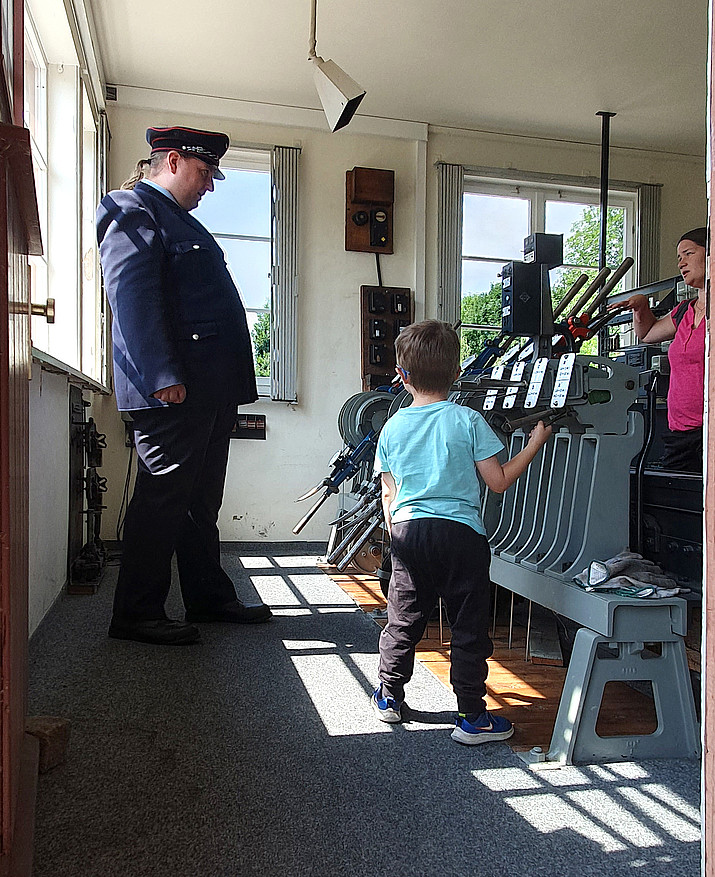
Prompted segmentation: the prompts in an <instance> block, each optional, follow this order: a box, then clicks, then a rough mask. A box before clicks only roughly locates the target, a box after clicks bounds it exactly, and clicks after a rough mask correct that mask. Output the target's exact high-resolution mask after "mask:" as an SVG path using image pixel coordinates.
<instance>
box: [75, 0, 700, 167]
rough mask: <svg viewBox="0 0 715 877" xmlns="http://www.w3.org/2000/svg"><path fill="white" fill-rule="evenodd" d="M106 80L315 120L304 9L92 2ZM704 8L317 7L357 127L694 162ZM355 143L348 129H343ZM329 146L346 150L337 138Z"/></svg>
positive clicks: (621, 3) (574, 4)
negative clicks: (510, 138) (354, 88)
mask: <svg viewBox="0 0 715 877" xmlns="http://www.w3.org/2000/svg"><path fill="white" fill-rule="evenodd" d="M90 3H91V8H92V12H93V15H94V19H95V27H96V36H97V42H98V46H97V49H98V51H99V54H100V57H101V59H102V64H103V67H104V74H105V77H106V81H107V82H109V83H112V84H114V85H119V86H121V85H125V86H127V85H131V86H140V87H146V88H152V89H161V90H169V91H178V92H188V93H191V94H200V95H211V96H216V97H225V98H238V99H241V100H248V101H258V102H264V103H271V104H279V105H285V106H290V107H310V108H319V107H320V103H319V101H318V98H317V95H316V92H315V89H314V87H313V81H312V72H311V65H310V64H309V63H308V61H307V55H308V35H309V24H310V0H263V2H261V0H203V2H201V3H197V2H195V0H193V2H190V0H171V2H169V0H90ZM707 6H708V4H707V0H679V2H678V3H677V4H674V3H673V2H672V0H568V2H567V0H471V2H467V0H387V2H381V3H380V2H374V0H360V2H355V0H320V2H319V3H318V13H317V52H318V54H319V55H322V56H323V57H324V58H326V59H328V58H332V60H333V61H335V63H337V64H338V65H340V67H342V68H343V69H344V70H345V71H346V72H347V73H348V74H349V75H350V76H352V77H353V79H355V80H357V81H358V82H359V83H360V84H361V85H362V87H363V88H365V89H366V91H367V96H366V97H365V99H364V100H363V102H362V104H361V105H360V109H359V114H360V115H368V116H378V117H386V118H391V119H404V120H411V121H418V122H428V123H430V124H432V125H439V126H449V127H456V128H468V129H474V130H479V131H494V132H506V133H513V134H525V135H531V136H545V137H549V138H555V139H565V140H576V141H585V142H590V143H597V142H598V141H599V138H600V119H598V118H596V116H595V113H596V112H597V111H598V110H608V111H611V112H615V113H617V116H616V117H615V119H613V120H612V122H611V143H612V145H614V146H615V145H617V146H631V147H640V148H648V149H655V150H659V151H666V152H675V153H684V154H691V155H704V154H705V144H706V136H705V132H706V111H705V107H706V65H707V26H708V24H707ZM348 130H349V129H348ZM335 136H340V135H339V134H336V135H335Z"/></svg>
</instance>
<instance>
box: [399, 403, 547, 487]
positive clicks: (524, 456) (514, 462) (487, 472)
mask: <svg viewBox="0 0 715 877" xmlns="http://www.w3.org/2000/svg"><path fill="white" fill-rule="evenodd" d="M550 435H551V427H550V426H544V423H543V421H541V420H540V421H539V422H538V423H537V424H536V426H535V427H534V428H533V429H532V430H531V433H530V434H529V441H528V442H527V444H526V447H525V448H522V450H521V451H519V453H518V454H517V455H516V456H515V457H512V458H511V460H507V461H506V463H504V465H503V466H502V464H501V463H500V462H499V460H498V459H497V458H496V457H487V459H486V460H479V462H478V463H477V464H476V465H477V471H478V472H479V474H480V475H481V476H482V478H483V479H484V483H485V484H486V485H487V487H488V488H489V490H492V491H494V493H504V491H505V490H506V489H507V488H509V487H511V485H512V484H513V483H514V482H515V481H516V479H517V478H518V477H519V476H520V475H522V474H523V473H524V472H525V471H526V468H527V466H528V465H529V463H531V461H532V460H533V459H534V457H535V456H536V454H537V453H538V451H539V449H540V448H541V446H542V445H544V444H546V442H547V440H548V438H549V436H550ZM383 478H384V476H383ZM383 503H384V500H383Z"/></svg>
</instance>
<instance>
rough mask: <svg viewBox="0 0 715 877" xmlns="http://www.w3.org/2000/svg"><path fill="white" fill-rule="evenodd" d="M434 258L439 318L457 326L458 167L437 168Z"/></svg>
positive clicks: (461, 188) (459, 290)
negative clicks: (435, 248) (436, 261)
mask: <svg viewBox="0 0 715 877" xmlns="http://www.w3.org/2000/svg"><path fill="white" fill-rule="evenodd" d="M436 167H437V174H438V181H437V204H438V207H437V210H438V214H437V257H438V260H439V266H438V268H439V273H438V277H439V286H438V291H437V306H438V316H439V319H440V320H443V321H444V322H445V323H452V324H454V323H456V322H457V321H458V320H459V319H460V318H461V313H462V199H463V196H464V168H463V167H462V165H460V164H445V163H443V162H438V163H437V165H436Z"/></svg>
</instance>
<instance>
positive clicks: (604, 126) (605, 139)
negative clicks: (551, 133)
mask: <svg viewBox="0 0 715 877" xmlns="http://www.w3.org/2000/svg"><path fill="white" fill-rule="evenodd" d="M596 115H597V116H600V117H601V227H600V229H599V234H598V267H599V269H600V268H605V266H606V232H607V230H608V152H609V141H610V132H611V119H612V118H613V117H614V116H615V115H616V114H615V113H609V112H607V111H606V110H599V112H597V113H596Z"/></svg>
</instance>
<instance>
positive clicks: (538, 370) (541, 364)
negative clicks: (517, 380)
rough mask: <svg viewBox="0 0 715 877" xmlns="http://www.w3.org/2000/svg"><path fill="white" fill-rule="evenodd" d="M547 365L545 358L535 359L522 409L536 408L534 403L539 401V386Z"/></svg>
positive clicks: (547, 361)
mask: <svg viewBox="0 0 715 877" xmlns="http://www.w3.org/2000/svg"><path fill="white" fill-rule="evenodd" d="M548 364H549V360H548V359H547V358H546V357H545V356H542V357H541V359H537V360H536V362H535V363H534V368H533V369H532V370H531V380H530V381H529V389H528V391H527V393H526V401H525V402H524V408H536V403H537V402H538V401H539V393H540V392H541V385H542V384H543V383H544V375H545V374H546V366H547V365H548Z"/></svg>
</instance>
